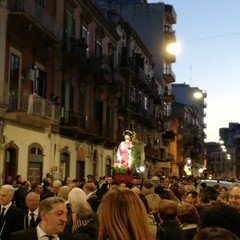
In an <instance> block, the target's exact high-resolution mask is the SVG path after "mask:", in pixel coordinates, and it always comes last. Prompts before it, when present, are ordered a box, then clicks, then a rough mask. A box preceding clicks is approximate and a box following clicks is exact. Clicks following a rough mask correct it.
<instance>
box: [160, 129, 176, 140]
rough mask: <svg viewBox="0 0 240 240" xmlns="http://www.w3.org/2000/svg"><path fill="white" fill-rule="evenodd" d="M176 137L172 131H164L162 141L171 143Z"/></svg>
mask: <svg viewBox="0 0 240 240" xmlns="http://www.w3.org/2000/svg"><path fill="white" fill-rule="evenodd" d="M175 137H176V133H175V132H173V131H166V132H165V133H164V134H163V135H162V139H163V140H167V141H173V140H174V139H175Z"/></svg>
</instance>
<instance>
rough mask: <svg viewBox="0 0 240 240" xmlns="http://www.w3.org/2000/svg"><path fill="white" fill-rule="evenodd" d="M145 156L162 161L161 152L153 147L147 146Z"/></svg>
mask: <svg viewBox="0 0 240 240" xmlns="http://www.w3.org/2000/svg"><path fill="white" fill-rule="evenodd" d="M145 156H146V158H150V159H153V160H160V158H161V152H160V150H156V149H154V148H152V147H149V146H146V147H145Z"/></svg>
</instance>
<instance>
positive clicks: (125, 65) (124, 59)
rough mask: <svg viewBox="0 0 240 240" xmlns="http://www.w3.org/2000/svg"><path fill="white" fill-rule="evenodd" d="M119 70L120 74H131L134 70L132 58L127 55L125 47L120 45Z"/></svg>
mask: <svg viewBox="0 0 240 240" xmlns="http://www.w3.org/2000/svg"><path fill="white" fill-rule="evenodd" d="M119 70H120V74H122V75H123V76H125V75H129V74H133V72H134V65H133V60H132V58H130V57H129V56H128V48H127V47H122V54H121V57H120V65H119Z"/></svg>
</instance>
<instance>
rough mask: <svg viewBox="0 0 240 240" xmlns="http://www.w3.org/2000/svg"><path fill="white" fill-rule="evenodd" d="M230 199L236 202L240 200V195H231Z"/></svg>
mask: <svg viewBox="0 0 240 240" xmlns="http://www.w3.org/2000/svg"><path fill="white" fill-rule="evenodd" d="M229 198H234V200H235V201H238V200H240V195H229Z"/></svg>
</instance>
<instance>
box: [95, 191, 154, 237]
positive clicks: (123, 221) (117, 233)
mask: <svg viewBox="0 0 240 240" xmlns="http://www.w3.org/2000/svg"><path fill="white" fill-rule="evenodd" d="M98 218H99V234H98V240H106V239H111V240H146V239H148V240H153V239H154V238H153V237H152V235H151V233H150V229H149V225H148V215H147V211H146V209H145V207H144V205H143V203H142V201H141V199H140V198H139V197H138V196H137V194H135V193H134V192H132V191H131V190H129V189H124V190H112V191H109V192H108V193H106V195H105V196H104V197H103V199H102V202H101V204H100V205H99V208H98Z"/></svg>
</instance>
